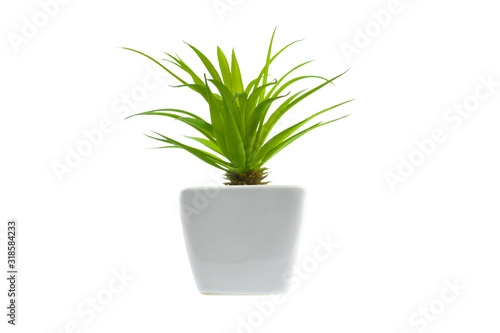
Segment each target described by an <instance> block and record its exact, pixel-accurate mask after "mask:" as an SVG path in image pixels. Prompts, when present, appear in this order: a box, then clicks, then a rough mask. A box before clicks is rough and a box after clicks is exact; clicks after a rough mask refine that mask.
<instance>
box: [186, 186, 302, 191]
mask: <svg viewBox="0 0 500 333" xmlns="http://www.w3.org/2000/svg"><path fill="white" fill-rule="evenodd" d="M265 188H267V189H297V190H301V191H305V187H304V186H301V185H211V186H193V187H186V188H183V189H182V190H181V192H184V191H204V190H213V189H217V190H218V191H256V190H264V189H265Z"/></svg>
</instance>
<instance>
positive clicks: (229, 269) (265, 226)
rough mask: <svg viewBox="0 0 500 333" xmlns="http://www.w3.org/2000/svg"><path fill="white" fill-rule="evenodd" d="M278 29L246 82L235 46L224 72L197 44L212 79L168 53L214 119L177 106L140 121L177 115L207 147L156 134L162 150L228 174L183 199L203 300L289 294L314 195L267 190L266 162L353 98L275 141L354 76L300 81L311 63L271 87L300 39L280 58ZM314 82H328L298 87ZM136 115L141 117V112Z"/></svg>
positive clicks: (221, 58) (222, 60) (222, 63)
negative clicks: (303, 105) (296, 117)
mask: <svg viewBox="0 0 500 333" xmlns="http://www.w3.org/2000/svg"><path fill="white" fill-rule="evenodd" d="M275 32H276V29H275V30H274V32H273V35H272V37H271V41H270V43H269V48H268V51H267V57H266V60H265V63H264V67H263V68H262V70H261V71H260V73H259V74H258V76H257V77H256V78H255V79H254V80H252V81H250V82H249V83H248V84H246V85H244V83H243V80H242V77H241V73H240V67H239V65H238V61H237V59H236V55H235V52H234V49H233V51H232V54H231V59H230V62H229V60H228V59H227V57H226V55H225V54H224V53H223V52H222V50H221V49H220V48H219V47H218V48H217V58H218V67H219V69H217V68H216V67H215V66H214V64H213V63H212V62H211V61H210V60H209V59H208V58H207V57H206V56H205V55H204V54H203V53H202V52H200V51H199V50H198V49H197V48H195V47H194V46H192V45H190V44H187V43H186V44H187V45H188V46H189V47H190V48H191V49H192V50H193V51H194V52H195V54H196V55H197V57H198V58H199V59H200V60H201V62H202V63H203V65H204V66H205V68H206V71H207V72H208V73H207V74H204V75H198V74H196V73H195V72H194V71H193V70H192V69H191V68H190V67H189V66H188V65H187V64H186V63H185V62H184V61H183V60H182V59H181V58H180V57H179V56H177V55H175V56H174V55H171V54H168V53H167V56H168V59H163V60H164V61H167V62H168V63H170V64H172V65H174V66H176V67H178V69H180V70H181V71H182V72H184V75H187V77H190V80H189V81H188V80H185V79H183V78H181V76H179V75H177V74H175V73H174V72H173V71H171V70H170V69H169V68H167V67H166V66H165V65H164V64H163V63H160V62H159V61H157V60H155V59H154V58H152V57H150V56H148V55H146V54H144V53H142V52H139V51H137V50H134V49H130V48H126V49H127V50H130V51H133V52H137V53H139V54H141V55H143V56H146V57H147V58H149V59H151V60H152V61H154V62H155V63H156V64H158V65H159V66H161V67H162V68H163V69H164V70H166V71H167V72H168V73H169V74H170V75H171V76H173V77H174V78H175V79H176V80H178V81H179V83H180V85H178V86H175V87H182V88H187V89H190V90H192V91H194V92H195V93H196V94H198V95H199V96H201V98H203V99H204V100H205V101H206V103H207V104H208V109H209V110H208V112H206V113H205V117H206V118H207V119H208V120H207V119H204V118H203V117H201V116H200V115H199V114H196V113H192V112H189V111H186V110H182V109H177V108H166V109H157V110H152V111H147V112H142V113H139V114H137V115H155V116H165V117H170V118H174V119H176V120H178V121H180V122H182V123H184V124H187V125H189V126H191V127H192V128H194V129H195V130H196V131H198V132H199V134H200V136H197V137H192V136H190V137H188V138H189V139H191V140H193V141H195V142H196V143H197V144H198V145H199V146H202V147H203V149H201V148H196V147H193V146H190V145H187V144H185V143H181V142H179V141H176V140H174V139H172V138H170V137H168V136H165V135H163V134H160V133H157V132H153V133H154V135H147V136H149V137H150V138H152V139H154V140H157V141H159V142H161V143H162V145H161V146H160V147H158V148H179V149H183V150H185V151H187V152H188V153H190V154H192V155H194V156H196V157H197V158H199V159H200V160H202V161H203V162H205V163H208V164H209V165H211V166H213V167H215V168H218V169H220V170H223V171H224V172H225V178H226V179H227V182H226V183H225V185H228V186H219V187H196V188H187V189H185V190H183V191H182V192H181V195H180V205H181V218H182V223H183V230H184V237H185V242H186V248H187V253H188V256H189V260H190V263H191V268H192V271H193V275H194V278H195V281H196V284H197V286H198V290H199V291H200V292H201V293H203V294H272V293H281V292H285V291H286V290H287V289H288V279H287V277H286V276H287V274H290V272H291V267H292V266H293V262H294V259H295V253H296V251H297V244H298V235H299V231H300V225H301V218H302V216H301V215H302V209H303V201H304V189H303V188H302V187H300V186H291V185H290V186H278V185H267V184H268V182H267V181H266V177H267V175H268V171H267V168H266V167H265V164H266V162H267V161H269V159H271V158H272V157H273V156H274V155H276V154H277V153H278V152H280V151H281V150H282V149H283V148H285V147H287V146H288V145H289V144H290V143H292V142H293V141H295V140H296V139H298V138H300V137H301V136H302V135H304V134H306V133H308V132H310V131H312V130H314V129H316V128H318V127H321V126H323V125H326V124H329V123H332V122H334V121H337V120H339V119H342V118H344V117H347V116H343V117H340V118H336V119H333V120H330V121H324V122H322V121H320V122H317V123H315V124H314V125H312V126H309V127H306V128H303V126H304V125H305V124H306V123H308V122H309V121H311V120H312V119H314V118H315V117H317V116H319V115H321V114H323V113H325V112H327V111H329V110H332V109H335V108H337V107H338V106H340V105H342V104H345V103H347V102H350V101H351V100H349V101H346V102H343V103H340V104H336V105H333V106H330V107H327V108H325V109H323V110H320V111H318V112H316V113H314V114H312V115H310V116H309V117H307V118H305V119H304V120H302V121H300V122H298V123H296V124H294V125H292V126H290V127H288V128H286V129H284V130H283V131H281V132H279V133H277V134H275V135H274V136H271V135H270V133H271V130H272V129H273V127H274V126H275V125H276V123H277V122H278V121H279V120H280V118H282V116H283V115H284V114H285V113H286V112H287V111H289V110H290V109H291V108H293V107H294V106H295V105H297V104H298V103H299V102H301V101H303V100H304V99H306V98H307V97H309V96H311V95H312V94H314V93H315V92H317V91H318V90H320V89H322V88H323V87H326V86H327V85H329V84H331V83H332V81H334V80H336V79H337V78H339V77H340V76H342V75H343V74H344V73H345V72H344V73H342V74H340V75H337V76H335V77H333V78H331V79H327V78H324V77H322V76H316V75H306V76H297V77H294V78H289V77H290V75H291V74H292V73H293V72H295V71H296V70H297V69H299V68H300V67H302V66H304V65H306V64H308V63H309V62H310V61H307V62H304V63H301V64H299V65H297V66H295V67H293V68H292V69H291V70H290V71H288V72H287V73H286V74H284V75H283V76H282V77H280V78H279V79H274V80H272V81H269V68H270V65H271V64H272V63H273V62H274V61H275V59H276V58H277V57H278V56H279V55H280V54H281V53H282V52H283V51H285V50H286V49H287V48H288V47H290V46H291V45H293V44H295V43H296V42H298V41H294V42H292V43H290V44H288V45H286V46H285V47H283V48H282V49H281V50H279V51H278V52H277V53H275V54H272V45H273V40H274V34H275ZM306 79H319V80H322V82H321V83H320V84H318V85H317V86H315V87H314V88H312V89H310V90H301V91H298V92H295V93H293V94H292V93H290V92H288V89H289V88H290V87H291V86H292V85H293V84H294V83H296V82H298V81H302V80H306ZM134 116H136V115H134Z"/></svg>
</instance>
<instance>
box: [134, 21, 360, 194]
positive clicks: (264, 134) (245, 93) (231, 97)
mask: <svg viewBox="0 0 500 333" xmlns="http://www.w3.org/2000/svg"><path fill="white" fill-rule="evenodd" d="M275 32H276V29H275V30H274V32H273V35H272V37H271V41H270V43H269V48H268V51H267V57H266V62H265V64H264V67H263V68H262V70H261V72H260V73H259V75H258V76H257V78H255V79H254V80H252V81H250V83H248V85H246V86H244V84H243V80H242V77H241V73H240V67H239V65H238V61H237V60H236V55H235V53H234V49H233V51H232V54H231V65H229V61H228V59H227V58H226V55H225V54H224V53H223V52H222V50H221V49H220V48H219V47H217V58H218V63H219V68H220V72H219V71H218V70H217V69H216V68H215V66H214V65H213V64H212V63H211V62H210V60H208V58H207V57H206V56H205V55H204V54H203V53H201V52H200V51H199V50H198V49H197V48H195V47H194V46H192V45H190V44H188V43H186V44H187V45H189V47H190V48H191V49H192V50H193V51H194V52H195V53H196V55H197V56H198V58H199V59H200V60H201V62H202V63H203V65H204V66H205V68H206V70H207V71H208V73H209V75H210V77H211V78H209V79H207V77H206V75H204V76H203V78H202V77H200V76H198V75H197V74H196V73H195V72H194V71H193V70H192V69H191V68H190V67H189V66H188V65H187V64H186V63H185V62H184V61H182V59H181V58H180V57H179V56H177V55H175V56H174V55H171V54H168V53H166V54H167V56H168V58H169V59H162V60H164V61H167V62H169V63H171V64H173V65H175V66H177V67H179V69H180V70H182V71H183V72H185V73H186V74H187V75H189V76H190V77H191V79H192V82H187V81H185V80H184V79H182V78H181V77H180V76H178V75H177V74H175V73H174V72H172V71H171V70H170V69H168V68H167V67H165V66H164V65H163V64H162V63H160V62H159V61H157V60H155V59H153V58H152V57H150V56H148V55H146V54H144V53H142V52H139V51H137V50H134V49H130V48H125V49H127V50H130V51H133V52H137V53H139V54H141V55H143V56H145V57H147V58H149V59H151V60H152V61H154V62H155V63H156V64H158V65H159V66H161V67H162V68H163V69H164V70H166V71H167V72H168V73H169V74H170V75H172V76H173V77H174V78H175V79H176V80H178V81H179V82H180V83H181V85H178V86H175V87H186V88H189V89H191V90H193V91H194V92H196V93H197V94H199V95H201V96H202V97H203V98H204V99H205V101H206V102H207V103H208V106H209V111H210V112H209V113H210V122H208V121H206V120H204V119H203V118H201V117H200V116H198V115H196V114H194V113H191V112H188V111H184V110H180V109H170V108H169V109H158V110H152V111H147V112H142V113H138V114H136V115H134V116H137V115H157V116H166V117H170V118H174V119H176V120H179V121H181V122H183V123H185V124H187V125H189V126H191V127H193V128H194V129H196V130H197V131H198V132H199V133H200V134H201V135H202V136H203V137H191V136H189V137H188V138H189V139H192V140H194V141H196V142H198V143H200V144H202V145H203V146H205V147H206V148H208V149H209V150H211V151H212V152H208V151H206V150H203V149H198V148H195V147H192V146H189V145H186V144H183V143H181V142H178V141H176V140H173V139H172V138H169V137H167V136H164V135H162V134H160V133H157V132H153V133H155V134H156V136H150V135H147V136H148V137H150V138H152V139H155V140H158V141H161V142H164V143H167V144H168V145H166V146H161V147H157V148H181V149H184V150H186V151H188V152H189V153H191V154H193V155H195V156H196V157H198V158H199V159H201V160H202V161H204V162H206V163H208V164H210V165H211V166H214V167H216V168H219V169H222V170H224V171H225V172H226V174H225V176H226V179H227V180H228V182H227V183H225V184H227V185H256V184H267V182H264V181H263V179H264V178H266V176H267V171H266V170H267V168H265V167H264V164H265V163H266V162H267V161H269V159H271V158H272V157H273V156H274V155H276V154H277V153H278V152H280V151H281V150H282V149H283V148H285V147H286V146H288V145H289V144H290V143H292V142H293V141H295V140H296V139H298V138H299V137H301V136H302V135H304V134H306V133H308V132H309V131H311V130H313V129H316V128H318V127H320V126H323V125H326V124H329V123H332V122H334V121H337V120H339V119H342V118H345V117H347V116H343V117H340V118H337V119H333V120H330V121H326V122H318V123H316V124H314V125H312V126H310V127H307V128H306V129H303V130H301V131H300V132H297V131H298V130H299V129H300V128H301V127H302V126H303V125H304V124H306V123H307V122H309V121H310V120H311V119H313V118H315V117H316V116H319V115H320V114H322V113H324V112H326V111H329V110H332V109H334V108H336V107H338V106H340V105H342V104H345V103H348V102H350V101H352V100H349V101H346V102H343V103H340V104H336V105H333V106H330V107H328V108H326V109H323V110H321V111H319V112H316V113H314V114H313V115H311V116H309V117H307V118H305V119H304V120H302V121H300V122H298V123H296V124H295V125H293V126H290V127H288V128H287V129H285V130H283V131H281V132H280V133H278V134H276V135H275V136H273V137H272V138H270V139H268V136H269V134H270V132H271V130H272V129H273V127H274V126H275V125H276V123H277V122H278V120H280V118H281V117H282V116H283V115H284V114H285V113H286V112H287V111H288V110H290V109H291V108H292V107H294V106H295V105H297V104H298V103H299V102H301V101H303V100H304V99H305V98H307V97H308V96H310V95H312V94H313V93H315V92H316V91H318V90H320V89H321V88H323V87H325V86H326V85H328V84H330V83H332V81H334V80H335V79H337V78H338V77H340V76H342V75H343V74H344V73H345V72H344V73H342V74H340V75H337V76H335V77H334V78H332V79H326V78H324V77H321V76H316V75H305V76H298V77H294V78H292V79H288V80H285V79H286V78H287V77H288V76H289V75H290V74H291V73H292V72H294V71H295V70H297V69H299V68H300V67H302V66H304V65H306V64H308V63H309V62H310V61H307V62H304V63H301V64H299V65H297V66H295V67H293V68H292V69H291V70H290V71H288V72H287V73H286V74H285V75H283V76H282V77H281V78H280V79H279V80H276V79H275V80H273V81H271V82H268V79H269V66H270V65H271V63H272V62H273V61H274V60H275V59H276V58H277V57H278V56H279V55H280V54H281V53H282V52H283V51H285V50H286V49H287V48H288V47H289V46H291V45H293V44H295V43H296V42H299V41H301V40H297V41H294V42H292V43H290V44H288V45H286V46H285V47H283V48H282V49H281V50H280V51H278V52H277V53H276V54H274V55H271V53H272V46H273V40H274V34H275ZM310 78H315V79H321V80H323V81H324V82H323V83H321V84H319V85H317V86H316V87H314V88H313V89H310V90H307V89H305V90H301V91H299V92H297V93H294V94H292V95H290V93H288V94H286V95H284V94H283V92H284V91H285V89H287V88H288V87H290V86H291V85H292V84H294V83H296V82H298V81H301V80H304V79H310ZM214 91H215V92H214ZM289 95H290V96H289ZM279 100H281V102H280V103H279V105H278V106H277V107H276V108H275V109H274V111H273V112H270V109H271V106H272V105H273V104H278V103H277V101H279Z"/></svg>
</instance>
